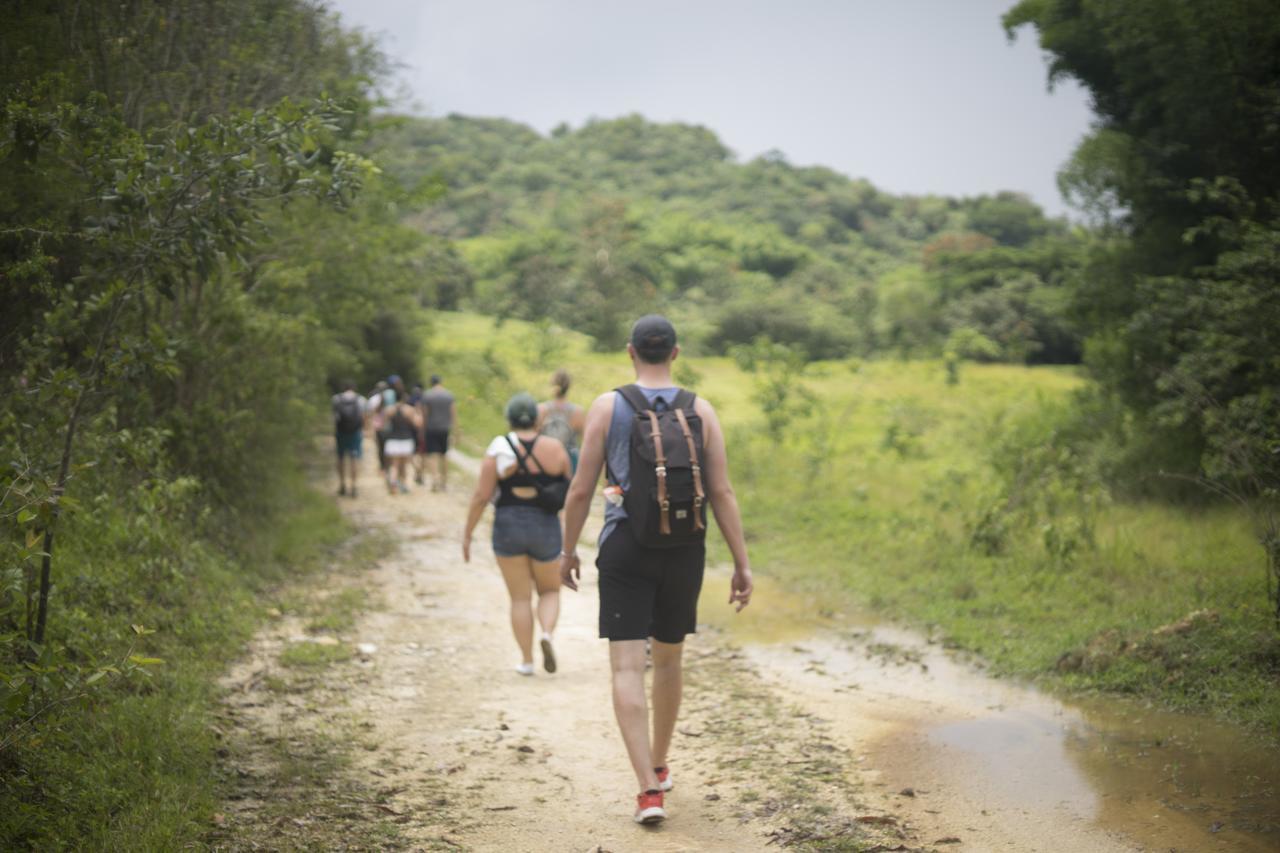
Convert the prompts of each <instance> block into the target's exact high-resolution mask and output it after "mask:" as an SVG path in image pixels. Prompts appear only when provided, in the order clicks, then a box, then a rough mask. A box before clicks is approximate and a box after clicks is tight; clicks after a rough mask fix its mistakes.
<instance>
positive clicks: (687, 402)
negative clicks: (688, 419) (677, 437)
mask: <svg viewBox="0 0 1280 853" xmlns="http://www.w3.org/2000/svg"><path fill="white" fill-rule="evenodd" d="M697 399H698V395H697V394H695V393H693V392H692V391H690V390H689V389H688V388H681V389H680V390H679V391H677V392H676V398H675V399H674V400H672V401H671V408H673V409H684V410H685V411H686V412H692V411H693V404H694V402H695V401H696V400H697Z"/></svg>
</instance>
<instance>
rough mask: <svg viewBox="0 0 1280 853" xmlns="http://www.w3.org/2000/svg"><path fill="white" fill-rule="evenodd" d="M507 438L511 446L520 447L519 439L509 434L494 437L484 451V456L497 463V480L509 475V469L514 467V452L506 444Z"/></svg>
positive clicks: (512, 433)
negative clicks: (490, 457)
mask: <svg viewBox="0 0 1280 853" xmlns="http://www.w3.org/2000/svg"><path fill="white" fill-rule="evenodd" d="M508 438H510V439H511V443H512V444H514V445H516V446H517V447H519V446H520V439H518V438H516V434H515V433H514V432H509V433H507V434H506V435H505V436H501V435H498V436H494V438H493V441H491V442H489V446H488V447H487V448H485V451H484V455H485V456H492V457H493V458H494V461H495V462H496V463H497V467H498V479H499V480H501V479H502V478H503V477H505V476H506V475H507V474H510V473H511V469H512V468H514V467H516V452H515V451H514V450H512V449H511V444H507V439H508Z"/></svg>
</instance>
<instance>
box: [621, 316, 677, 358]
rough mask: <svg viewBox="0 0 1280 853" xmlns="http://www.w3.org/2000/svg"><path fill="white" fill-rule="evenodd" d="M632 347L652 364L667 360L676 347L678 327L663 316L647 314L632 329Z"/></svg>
mask: <svg viewBox="0 0 1280 853" xmlns="http://www.w3.org/2000/svg"><path fill="white" fill-rule="evenodd" d="M631 346H633V347H635V350H636V354H637V355H639V356H640V358H642V359H644V360H645V361H647V362H649V363H650V364H660V363H662V362H664V361H666V360H667V356H669V355H671V351H672V350H673V349H675V346H676V327H675V326H673V325H671V321H670V320H668V319H667V318H666V317H663V316H662V315H661V314H646V315H644V316H643V317H641V318H640V319H639V320H636V323H635V325H634V326H632V327H631Z"/></svg>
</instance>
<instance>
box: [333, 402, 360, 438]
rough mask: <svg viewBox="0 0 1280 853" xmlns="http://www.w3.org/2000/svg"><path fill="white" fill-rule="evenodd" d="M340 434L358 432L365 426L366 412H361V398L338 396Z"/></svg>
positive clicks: (337, 408)
mask: <svg viewBox="0 0 1280 853" xmlns="http://www.w3.org/2000/svg"><path fill="white" fill-rule="evenodd" d="M336 410H337V413H338V422H337V427H338V432H357V431H359V430H360V429H361V427H363V426H364V412H362V411H360V398H359V397H347V396H345V395H339V396H338V402H337V405H336Z"/></svg>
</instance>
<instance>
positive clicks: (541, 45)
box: [329, 0, 1090, 213]
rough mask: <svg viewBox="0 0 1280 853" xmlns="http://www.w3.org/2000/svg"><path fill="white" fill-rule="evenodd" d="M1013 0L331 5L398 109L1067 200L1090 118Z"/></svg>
mask: <svg viewBox="0 0 1280 853" xmlns="http://www.w3.org/2000/svg"><path fill="white" fill-rule="evenodd" d="M1013 3H1014V0H675V1H673V0H630V2H619V0H330V2H329V5H330V6H331V7H332V8H333V9H335V10H336V11H338V12H339V13H340V14H341V15H342V17H343V19H344V20H345V21H346V22H347V23H349V24H353V25H356V26H358V27H361V28H363V29H365V30H367V31H369V32H371V33H374V34H376V35H379V36H380V37H381V41H382V44H383V47H384V49H385V50H386V51H387V52H388V53H389V54H391V55H392V56H393V57H394V58H396V59H397V60H398V61H399V62H401V63H403V65H404V66H405V67H404V68H403V70H402V72H401V81H402V83H403V88H404V89H405V91H406V93H407V98H406V100H405V101H404V102H402V103H401V104H400V105H399V106H400V108H402V109H410V110H412V111H413V112H417V113H420V114H424V115H433V116H443V115H446V114H448V113H454V112H456V113H463V114H466V115H474V116H502V117H506V118H510V119H514V120H516V121H520V122H524V123H526V124H529V125H531V126H533V127H534V128H536V129H537V130H539V131H542V132H544V133H545V132H547V131H549V130H550V129H551V128H552V127H554V126H555V125H557V124H559V123H560V122H568V123H569V124H570V125H572V126H574V127H577V126H579V125H581V124H582V123H583V122H584V121H586V120H587V119H589V118H592V117H596V118H612V117H616V116H621V115H626V114H628V113H633V112H635V113H640V114H642V115H644V116H645V117H647V118H649V119H652V120H657V121H684V122H690V123H693V124H701V125H705V126H707V127H709V128H711V129H712V130H713V131H715V132H716V133H717V134H718V135H719V136H720V138H721V140H723V141H724V142H725V144H727V145H728V146H729V147H730V148H732V149H733V150H734V151H735V152H736V153H737V154H738V156H739V157H740V158H742V159H744V160H745V159H749V158H751V157H754V156H756V155H757V154H760V153H763V152H765V151H768V150H770V149H778V150H780V151H782V152H783V153H784V154H785V155H786V157H787V159H788V160H789V161H790V162H792V163H794V164H797V165H809V164H820V165H825V166H830V167H832V168H834V169H837V170H839V171H841V172H844V173H845V174H848V175H852V176H855V177H865V178H867V179H869V180H870V181H872V182H873V183H874V184H876V185H877V186H879V187H881V188H883V189H885V190H888V191H890V192H894V193H931V192H932V193H941V194H946V195H976V194H979V193H991V192H996V191H998V190H1002V189H1010V190H1017V191H1020V192H1025V193H1027V194H1029V195H1030V196H1031V197H1032V198H1034V199H1035V200H1036V201H1037V202H1039V203H1040V204H1041V205H1043V206H1044V207H1045V208H1046V209H1048V210H1049V211H1050V212H1052V213H1061V212H1063V211H1064V206H1063V204H1062V201H1061V198H1060V197H1059V195H1058V191H1057V186H1056V183H1055V177H1054V176H1055V173H1056V172H1057V170H1058V168H1059V167H1060V166H1061V165H1062V163H1063V162H1064V161H1065V160H1066V159H1067V157H1068V156H1069V154H1070V152H1071V150H1072V149H1073V148H1074V147H1075V145H1076V143H1077V142H1078V141H1079V139H1080V137H1081V136H1082V135H1083V134H1084V133H1085V132H1086V131H1087V130H1088V126H1089V121H1090V112H1089V109H1088V104H1087V100H1086V97H1085V95H1084V93H1083V92H1082V91H1081V90H1080V89H1079V88H1078V87H1077V86H1076V85H1074V84H1072V83H1062V84H1059V85H1058V86H1057V87H1056V88H1055V90H1054V91H1053V92H1052V93H1051V92H1049V91H1048V90H1047V87H1046V83H1045V59H1044V55H1043V54H1042V53H1041V52H1040V49H1039V48H1038V47H1037V46H1036V43H1035V33H1034V32H1033V31H1032V30H1030V29H1024V30H1023V31H1022V32H1021V33H1020V35H1019V38H1018V40H1017V41H1016V42H1014V43H1013V44H1010V43H1009V42H1008V41H1007V40H1006V39H1005V34H1004V30H1003V28H1002V27H1001V26H1000V15H1001V14H1003V12H1004V11H1005V10H1007V9H1008V8H1009V7H1010V6H1012V5H1013Z"/></svg>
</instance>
